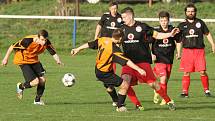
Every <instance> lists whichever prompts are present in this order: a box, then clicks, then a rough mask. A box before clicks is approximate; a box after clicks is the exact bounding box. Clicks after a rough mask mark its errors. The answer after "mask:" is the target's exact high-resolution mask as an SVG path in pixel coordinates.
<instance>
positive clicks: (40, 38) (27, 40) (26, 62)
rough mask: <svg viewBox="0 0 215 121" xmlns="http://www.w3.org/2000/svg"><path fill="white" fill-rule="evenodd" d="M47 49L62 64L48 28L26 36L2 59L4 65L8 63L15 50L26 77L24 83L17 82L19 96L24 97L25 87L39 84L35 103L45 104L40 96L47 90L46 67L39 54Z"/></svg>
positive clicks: (15, 59) (15, 56)
mask: <svg viewBox="0 0 215 121" xmlns="http://www.w3.org/2000/svg"><path fill="white" fill-rule="evenodd" d="M46 49H47V50H48V51H49V53H50V54H51V55H52V56H53V58H54V60H55V61H56V62H57V64H62V62H61V61H60V59H59V56H58V55H57V54H56V51H55V50H54V48H53V47H52V45H51V42H50V41H49V40H48V32H47V31H46V30H40V31H39V33H38V35H30V36H26V37H24V38H23V39H21V40H20V41H18V42H17V43H15V44H13V45H11V46H10V47H9V49H8V51H7V53H6V55H5V57H4V59H3V60H2V65H7V63H8V58H9V56H10V54H11V53H12V51H13V50H15V55H14V61H13V62H14V64H16V65H19V67H20V68H21V70H22V72H23V76H24V78H25V82H24V83H17V96H18V98H19V99H22V97H23V91H24V89H27V88H31V87H35V86H37V95H36V98H35V100H34V104H36V105H44V102H43V101H42V100H41V99H40V98H41V97H42V95H43V92H44V90H45V81H46V79H45V77H44V74H45V69H44V68H43V66H42V64H41V63H40V61H39V59H38V55H39V54H41V53H43V52H44V51H45V50H46Z"/></svg>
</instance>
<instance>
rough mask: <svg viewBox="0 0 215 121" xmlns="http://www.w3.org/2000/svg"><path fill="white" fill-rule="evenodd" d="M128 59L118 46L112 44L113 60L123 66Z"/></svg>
mask: <svg viewBox="0 0 215 121" xmlns="http://www.w3.org/2000/svg"><path fill="white" fill-rule="evenodd" d="M128 60H129V59H128V58H126V57H125V56H124V55H123V53H122V51H121V50H120V48H119V47H117V46H116V45H115V44H113V62H115V63H118V64H120V65H122V66H124V65H126V64H127V62H128Z"/></svg>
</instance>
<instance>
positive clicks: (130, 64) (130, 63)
mask: <svg viewBox="0 0 215 121" xmlns="http://www.w3.org/2000/svg"><path fill="white" fill-rule="evenodd" d="M126 64H127V65H128V66H129V67H131V68H133V69H134V70H136V71H138V72H139V73H140V74H141V75H143V76H146V72H145V71H144V70H143V69H141V68H140V67H138V66H137V65H135V64H134V63H133V62H132V61H131V60H128V62H127V63H126Z"/></svg>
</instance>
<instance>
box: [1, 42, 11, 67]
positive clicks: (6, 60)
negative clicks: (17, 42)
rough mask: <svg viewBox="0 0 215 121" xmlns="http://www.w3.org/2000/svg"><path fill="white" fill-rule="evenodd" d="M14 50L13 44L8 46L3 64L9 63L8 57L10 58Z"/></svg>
mask: <svg viewBox="0 0 215 121" xmlns="http://www.w3.org/2000/svg"><path fill="white" fill-rule="evenodd" d="M12 51H13V45H11V46H10V47H9V48H8V50H7V53H6V55H5V56H4V58H3V60H2V63H1V65H3V66H5V65H7V63H8V58H9V56H10V54H11V53H12Z"/></svg>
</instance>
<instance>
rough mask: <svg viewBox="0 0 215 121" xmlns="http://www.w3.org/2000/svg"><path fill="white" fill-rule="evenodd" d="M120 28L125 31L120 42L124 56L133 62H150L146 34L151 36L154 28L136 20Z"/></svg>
mask: <svg viewBox="0 0 215 121" xmlns="http://www.w3.org/2000/svg"><path fill="white" fill-rule="evenodd" d="M122 29H123V31H124V32H125V36H124V38H123V43H122V46H123V51H124V53H125V56H126V57H128V58H129V59H131V60H132V61H133V62H134V63H140V62H147V63H152V59H151V51H150V48H149V42H148V41H147V36H153V34H154V29H153V28H152V27H150V26H148V25H147V24H145V23H141V22H138V21H136V22H135V24H134V25H133V26H127V25H123V26H122Z"/></svg>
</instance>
